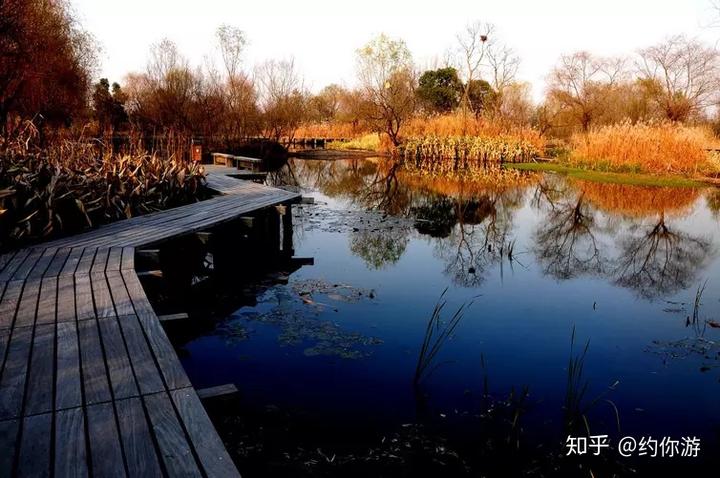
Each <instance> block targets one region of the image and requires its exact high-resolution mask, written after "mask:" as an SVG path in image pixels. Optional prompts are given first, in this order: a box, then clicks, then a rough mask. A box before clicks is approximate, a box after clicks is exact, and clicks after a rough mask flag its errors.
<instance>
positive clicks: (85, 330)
mask: <svg viewBox="0 0 720 478" xmlns="http://www.w3.org/2000/svg"><path fill="white" fill-rule="evenodd" d="M78 331H79V335H80V357H81V362H80V363H81V364H82V377H83V384H84V388H85V403H86V404H91V403H99V402H106V401H108V400H110V398H111V396H110V386H109V384H108V378H107V373H106V369H105V358H104V357H103V352H102V348H101V345H100V335H99V334H98V328H97V321H96V320H83V321H81V322H78Z"/></svg>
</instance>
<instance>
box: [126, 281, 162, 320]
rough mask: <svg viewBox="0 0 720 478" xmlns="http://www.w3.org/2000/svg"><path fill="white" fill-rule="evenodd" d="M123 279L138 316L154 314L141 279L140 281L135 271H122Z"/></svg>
mask: <svg viewBox="0 0 720 478" xmlns="http://www.w3.org/2000/svg"><path fill="white" fill-rule="evenodd" d="M122 277H123V281H124V282H125V287H126V288H127V292H128V295H129V296H130V300H132V303H133V308H134V309H135V312H136V313H137V314H145V315H152V314H154V313H155V311H154V310H153V308H152V305H151V304H150V301H148V300H147V295H145V289H143V286H142V284H141V283H140V279H138V276H137V274H136V273H135V271H122Z"/></svg>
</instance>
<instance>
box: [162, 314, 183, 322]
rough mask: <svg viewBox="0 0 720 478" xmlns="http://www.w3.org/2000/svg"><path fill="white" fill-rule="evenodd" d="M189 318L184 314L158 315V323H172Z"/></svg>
mask: <svg viewBox="0 0 720 478" xmlns="http://www.w3.org/2000/svg"><path fill="white" fill-rule="evenodd" d="M189 318H190V316H189V315H187V314H186V313H185V312H179V313H177V314H165V315H158V320H159V321H160V322H172V321H174V320H185V319H189Z"/></svg>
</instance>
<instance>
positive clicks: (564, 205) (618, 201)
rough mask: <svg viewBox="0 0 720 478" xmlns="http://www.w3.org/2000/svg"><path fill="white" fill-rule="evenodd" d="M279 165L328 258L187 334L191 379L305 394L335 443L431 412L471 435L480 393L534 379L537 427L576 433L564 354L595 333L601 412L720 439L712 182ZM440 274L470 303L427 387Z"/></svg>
mask: <svg viewBox="0 0 720 478" xmlns="http://www.w3.org/2000/svg"><path fill="white" fill-rule="evenodd" d="M273 181H274V182H275V183H276V184H285V185H291V186H295V187H298V188H299V189H300V190H301V191H302V192H303V194H304V195H306V196H311V197H313V198H314V199H315V204H314V205H301V206H296V208H295V210H294V223H295V227H294V247H295V253H296V256H301V257H313V258H314V260H315V263H314V265H312V266H305V267H303V268H302V269H300V270H299V271H297V272H295V273H293V274H292V275H291V276H290V278H289V283H288V284H287V285H276V286H274V287H271V288H269V289H268V290H266V291H264V292H263V293H262V294H261V295H260V297H258V304H257V306H254V307H241V308H239V309H238V310H237V311H235V312H234V313H233V314H231V315H230V316H229V317H226V318H224V319H223V320H220V321H219V322H218V323H217V325H216V326H215V327H214V329H213V330H212V331H211V332H209V333H207V334H205V335H203V336H200V337H196V338H193V339H192V340H190V341H188V342H187V343H184V344H183V347H184V349H185V351H186V352H187V353H186V354H185V355H184V358H183V365H184V366H185V368H186V370H187V372H188V374H189V375H190V377H191V379H192V381H193V383H194V384H195V386H197V387H204V386H213V385H217V384H222V383H228V382H232V383H235V384H236V385H237V386H238V388H239V389H240V391H241V395H242V397H243V401H244V403H246V404H255V405H257V406H259V407H262V406H267V405H271V406H273V407H278V408H280V409H287V410H302V411H303V413H304V414H307V415H308V416H310V417H312V419H313V420H314V421H316V423H317V424H318V427H319V429H323V430H330V431H328V433H332V430H334V429H336V428H337V429H338V430H340V431H338V433H337V434H336V435H333V440H336V442H337V443H338V444H339V445H340V444H342V442H343V440H345V441H352V440H353V439H354V438H351V437H352V436H354V432H352V431H353V430H365V431H371V432H377V433H384V432H387V431H390V430H393V429H396V428H397V427H398V426H401V425H402V424H407V423H413V422H418V421H422V422H425V423H431V424H433V426H436V427H438V428H439V429H442V430H443V433H446V434H448V435H449V436H456V437H459V438H458V440H460V441H462V440H463V439H467V436H468V430H467V429H468V428H472V427H473V426H475V425H473V424H472V419H471V417H473V416H477V414H478V413H479V412H478V410H480V405H479V402H480V397H483V394H484V393H485V391H488V392H489V394H490V395H491V396H492V397H495V398H498V399H499V398H502V397H506V396H507V395H508V393H510V391H511V390H513V389H515V390H516V391H517V390H520V389H522V388H523V387H527V390H528V398H527V401H526V403H527V405H526V407H524V409H525V411H524V414H523V418H522V420H523V433H524V436H527V437H528V438H527V439H528V440H531V441H532V440H539V441H542V440H545V439H550V438H552V439H556V438H558V437H562V436H563V433H564V431H563V430H564V428H563V403H564V400H565V397H566V391H567V368H568V361H569V359H570V358H571V356H577V355H578V354H580V353H581V351H582V349H583V347H584V346H585V344H586V342H587V341H589V348H588V351H587V355H586V359H585V363H584V373H583V377H582V381H583V382H585V381H586V382H587V383H588V391H587V392H586V394H585V400H584V403H589V402H591V401H592V400H593V399H594V398H595V397H598V396H600V395H601V394H602V396H603V398H606V399H608V400H610V401H611V402H612V405H614V407H616V408H617V411H618V415H619V420H620V426H621V430H620V431H618V430H617V423H616V419H615V412H614V407H613V406H611V404H610V403H608V402H606V401H604V400H601V401H600V402H598V403H597V404H596V405H595V406H593V407H590V408H589V410H588V417H589V422H590V427H591V430H593V431H594V432H597V433H609V434H610V435H611V436H613V437H618V436H624V435H633V436H635V437H640V436H647V435H652V436H658V437H662V436H666V435H667V436H674V437H681V436H693V435H694V436H699V437H702V440H703V447H704V450H706V451H707V453H709V454H712V453H713V452H716V451H717V450H718V433H720V406H718V404H719V403H720V401H719V398H720V367H718V365H720V355H719V354H720V347H718V345H717V341H718V339H720V328H716V327H713V325H718V326H720V259H719V257H718V252H719V251H720V212H719V211H718V207H719V206H720V194H719V193H718V191H716V190H703V189H669V188H651V187H634V186H625V185H613V184H602V183H593V182H583V181H578V180H572V179H566V178H563V177H560V176H556V175H552V174H546V175H534V176H531V177H528V178H525V179H523V180H522V181H519V184H517V183H515V182H511V183H510V184H501V183H496V184H461V183H457V182H452V181H436V182H434V183H431V182H428V181H423V180H418V179H413V178H407V177H403V175H402V174H396V173H394V172H392V171H390V170H388V169H387V168H385V167H383V166H382V165H380V164H379V163H378V162H375V161H372V160H347V161H332V162H331V161H309V160H294V161H291V163H290V164H289V165H288V167H286V168H284V169H283V170H282V171H280V172H279V173H277V174H276V175H275V177H273ZM510 251H511V252H510ZM703 284H706V285H705V289H704V292H703V293H702V296H701V299H700V305H699V308H698V309H697V316H698V319H697V320H695V321H693V319H692V317H693V313H694V306H693V304H694V301H695V297H696V292H697V290H698V288H699V287H702V286H703ZM446 288H447V292H446V294H445V299H446V301H447V305H446V306H445V308H444V310H443V318H444V319H446V320H449V319H450V317H451V316H452V314H453V313H454V311H455V310H456V309H457V308H458V307H460V306H461V305H462V304H469V307H468V308H467V310H466V311H465V313H464V316H463V318H462V319H461V321H460V322H459V324H458V326H457V328H456V329H455V331H454V333H453V334H452V335H451V337H450V338H449V339H448V340H447V341H446V342H445V343H444V344H443V345H442V347H441V348H440V350H439V353H438V355H437V356H436V357H435V358H434V360H433V362H432V365H431V366H430V367H429V372H428V373H426V374H424V375H423V376H422V377H421V380H420V382H419V385H418V386H413V379H414V375H415V371H416V365H417V362H418V353H419V350H420V347H421V344H422V343H423V338H424V336H425V332H426V327H427V323H428V319H429V318H430V315H431V313H432V310H433V307H434V306H435V304H436V303H437V302H438V299H439V297H440V295H441V293H442V292H443V290H444V289H446ZM573 328H574V330H575V346H574V351H573V352H571V348H570V347H571V336H572V331H573ZM486 383H487V385H485V384H486ZM609 387H610V388H609ZM341 431H342V432H341ZM361 435H362V434H361V433H360V432H358V436H361ZM463 437H465V438H463Z"/></svg>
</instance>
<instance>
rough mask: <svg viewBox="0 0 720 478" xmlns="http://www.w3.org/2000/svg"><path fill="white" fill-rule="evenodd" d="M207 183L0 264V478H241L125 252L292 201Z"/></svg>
mask: <svg viewBox="0 0 720 478" xmlns="http://www.w3.org/2000/svg"><path fill="white" fill-rule="evenodd" d="M208 183H209V185H210V186H211V187H213V188H215V189H217V190H218V191H220V192H222V193H223V194H224V195H223V196H219V197H217V198H213V199H210V200H208V201H203V202H200V203H195V204H191V205H188V206H183V207H179V208H176V209H173V210H169V211H163V212H159V213H155V214H149V215H147V216H142V217H137V218H133V219H128V220H125V221H121V222H117V223H114V224H111V225H108V226H104V227H100V228H98V229H96V230H93V231H90V232H87V233H85V234H81V235H78V236H75V237H69V238H65V239H62V240H58V241H53V242H49V243H46V244H44V245H42V246H39V247H33V248H28V249H23V250H19V251H16V252H14V253H11V254H6V255H3V256H0V451H1V453H0V476H55V477H65V476H131V477H135V476H212V477H214V476H220V477H225V476H238V472H237V470H236V468H235V465H234V464H233V462H232V461H231V459H230V457H229V456H228V454H227V451H226V450H225V447H224V445H223V443H222V441H221V440H220V438H219V436H218V435H217V433H216V431H215V429H214V427H213V425H212V423H211V422H210V420H209V418H208V416H207V414H206V413H205V410H204V408H203V406H202V404H201V402H200V399H199V398H198V396H197V393H196V392H195V390H194V389H193V387H192V386H191V384H190V381H189V380H188V378H187V376H186V374H185V371H184V370H183V368H182V366H181V364H180V361H179V360H178V357H177V355H176V353H175V351H174V349H173V347H172V345H171V343H170V341H169V340H168V338H167V336H166V334H165V332H164V330H163V329H162V327H161V325H160V321H159V320H158V317H157V315H156V314H155V312H154V311H153V308H152V306H151V304H150V302H149V301H148V299H147V296H146V295H145V292H144V290H143V288H142V286H141V284H140V281H139V279H138V276H137V274H136V272H135V268H134V256H135V247H137V246H141V245H146V244H150V243H153V242H158V241H162V240H165V239H168V238H171V237H174V236H178V235H183V234H189V233H192V232H194V231H199V230H201V229H203V228H207V227H210V226H213V225H215V224H218V223H221V222H225V221H229V220H232V219H233V218H236V217H239V216H241V215H243V214H246V213H248V212H250V211H254V210H257V209H261V208H264V207H269V206H272V205H276V204H282V203H290V202H293V201H296V200H298V199H299V195H297V194H294V193H289V192H287V191H283V190H279V189H274V188H269V187H265V186H261V185H258V184H254V183H252V182H249V181H239V180H236V179H232V178H227V177H225V176H223V175H221V174H212V173H211V174H210V176H209V180H208Z"/></svg>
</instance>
